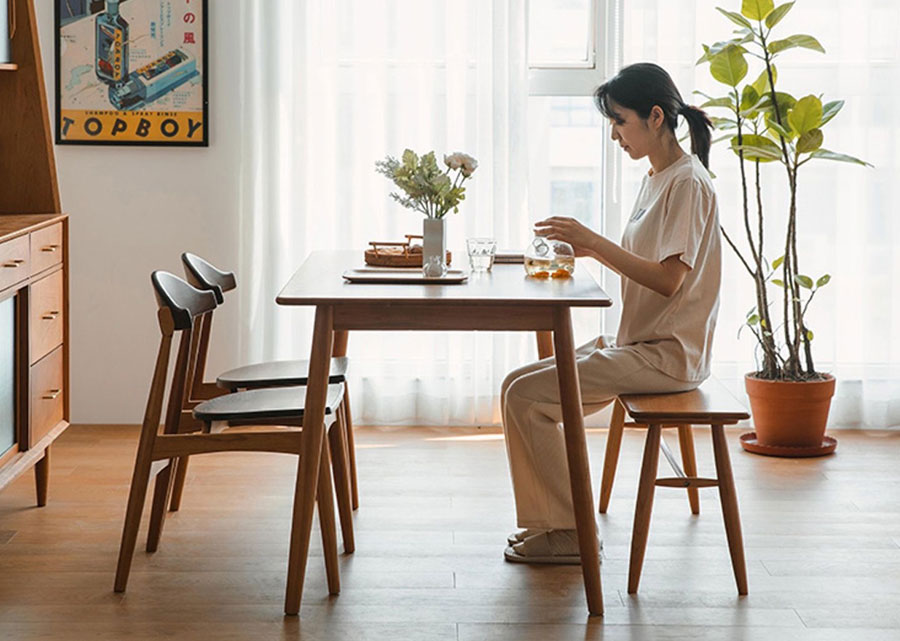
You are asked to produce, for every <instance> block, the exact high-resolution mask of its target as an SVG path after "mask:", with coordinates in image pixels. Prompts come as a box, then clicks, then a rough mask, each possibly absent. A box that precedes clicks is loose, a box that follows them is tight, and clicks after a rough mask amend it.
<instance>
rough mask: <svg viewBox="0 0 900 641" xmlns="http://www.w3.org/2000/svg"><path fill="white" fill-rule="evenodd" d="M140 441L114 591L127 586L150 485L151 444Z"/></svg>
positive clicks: (150, 442)
mask: <svg viewBox="0 0 900 641" xmlns="http://www.w3.org/2000/svg"><path fill="white" fill-rule="evenodd" d="M145 440H146V439H143V438H142V439H141V445H140V447H139V449H138V454H137V460H136V461H135V463H134V473H133V475H132V477H131V490H130V491H129V493H128V507H127V508H126V510H125V525H124V526H123V528H122V543H121V544H120V545H119V562H118V565H117V567H116V582H115V588H114V589H115V591H116V592H124V591H125V587H126V586H127V585H128V574H129V573H130V572H131V560H132V558H133V557H134V547H135V543H136V542H137V535H138V528H139V527H140V525H141V514H142V513H143V511H144V501H145V499H146V498H147V486H148V485H149V484H150V469H151V465H152V463H153V461H152V459H151V458H150V457H151V453H152V450H153V442H152V440H151V441H149V442H148V443H147V444H146V445H145V443H144V441H145Z"/></svg>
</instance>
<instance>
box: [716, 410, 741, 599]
mask: <svg viewBox="0 0 900 641" xmlns="http://www.w3.org/2000/svg"><path fill="white" fill-rule="evenodd" d="M712 442H713V455H714V456H715V459H716V476H717V477H718V479H719V499H720V500H721V501H722V516H723V518H724V519H725V536H726V537H727V538H728V551H729V552H730V553H731V567H732V569H733V570H734V579H735V582H736V583H737V589H738V594H740V595H742V596H743V595H746V594H747V566H746V563H745V561H744V540H743V537H742V536H741V515H740V512H739V511H738V504H737V491H736V490H735V487H734V476H733V475H732V473H731V459H730V458H729V456H728V442H727V441H726V440H725V430H724V428H723V427H722V426H721V425H713V426H712Z"/></svg>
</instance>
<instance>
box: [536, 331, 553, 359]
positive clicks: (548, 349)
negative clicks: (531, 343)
mask: <svg viewBox="0 0 900 641" xmlns="http://www.w3.org/2000/svg"><path fill="white" fill-rule="evenodd" d="M535 334H536V338H537V350H538V360H541V359H544V358H547V357H548V356H553V332H535Z"/></svg>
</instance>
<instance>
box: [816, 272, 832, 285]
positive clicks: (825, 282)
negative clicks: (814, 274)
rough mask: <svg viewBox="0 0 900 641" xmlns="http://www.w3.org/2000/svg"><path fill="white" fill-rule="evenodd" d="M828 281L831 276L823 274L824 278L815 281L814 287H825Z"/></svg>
mask: <svg viewBox="0 0 900 641" xmlns="http://www.w3.org/2000/svg"><path fill="white" fill-rule="evenodd" d="M830 280H831V275H830V274H825V275H824V276H822V278H820V279H819V280H817V281H816V287H825V285H827V284H828V282H829V281H830Z"/></svg>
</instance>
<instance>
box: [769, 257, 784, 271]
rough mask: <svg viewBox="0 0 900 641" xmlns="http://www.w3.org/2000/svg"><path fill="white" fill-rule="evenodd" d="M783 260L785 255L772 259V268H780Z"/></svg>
mask: <svg viewBox="0 0 900 641" xmlns="http://www.w3.org/2000/svg"><path fill="white" fill-rule="evenodd" d="M783 262H784V256H779V257H778V258H776V259H775V260H773V261H772V269H773V270H775V269H778V268H779V267H781V264H782V263H783Z"/></svg>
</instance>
